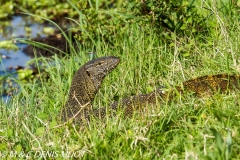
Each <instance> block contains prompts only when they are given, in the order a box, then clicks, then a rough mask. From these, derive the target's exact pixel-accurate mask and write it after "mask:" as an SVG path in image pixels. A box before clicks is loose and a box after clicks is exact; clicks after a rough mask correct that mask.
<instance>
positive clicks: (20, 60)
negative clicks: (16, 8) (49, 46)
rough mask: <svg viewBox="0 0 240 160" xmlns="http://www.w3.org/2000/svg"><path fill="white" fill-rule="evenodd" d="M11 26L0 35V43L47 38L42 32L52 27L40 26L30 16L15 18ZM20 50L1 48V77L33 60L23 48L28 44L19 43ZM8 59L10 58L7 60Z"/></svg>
mask: <svg viewBox="0 0 240 160" xmlns="http://www.w3.org/2000/svg"><path fill="white" fill-rule="evenodd" d="M10 21H11V23H10V26H9V27H7V28H4V29H3V32H2V33H0V41H3V40H12V39H14V38H18V37H23V38H34V37H37V36H39V35H41V37H46V36H47V35H46V34H44V33H43V32H42V30H43V28H44V27H46V26H48V27H49V26H51V25H49V24H40V23H36V22H33V21H32V19H31V17H29V16H13V17H12V19H11V20H10ZM26 27H27V28H31V32H27V31H26V30H25V28H26ZM16 45H17V46H18V47H19V50H17V51H14V50H6V49H1V48H0V56H1V57H2V61H0V76H3V75H7V74H8V73H14V72H15V71H16V70H15V68H17V67H18V66H22V67H26V62H27V61H29V60H30V59H31V57H30V56H29V55H26V54H25V53H24V52H23V48H24V47H26V46H27V45H26V44H22V43H17V44H16ZM5 57H8V58H5ZM3 98H4V101H7V99H9V98H8V97H7V96H3Z"/></svg>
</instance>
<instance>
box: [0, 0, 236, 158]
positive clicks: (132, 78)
mask: <svg viewBox="0 0 240 160" xmlns="http://www.w3.org/2000/svg"><path fill="white" fill-rule="evenodd" d="M204 2H205V1H204ZM210 7H211V8H212V9H214V7H215V6H214V5H212V6H210ZM217 14H219V15H217ZM213 15H214V16H213V19H214V18H215V21H214V22H217V23H216V24H215V28H212V30H211V32H210V33H211V34H209V35H208V36H206V37H201V38H205V39H206V41H207V42H208V43H204V42H202V41H197V40H196V39H197V38H194V37H184V36H178V35H177V34H176V33H174V32H172V33H171V39H170V42H171V43H169V41H168V42H167V41H166V40H165V39H160V38H159V36H158V34H156V32H155V29H154V27H153V29H152V28H144V27H143V26H142V25H141V24H139V23H129V24H128V27H127V28H126V30H125V32H123V33H122V34H120V35H119V36H118V37H117V38H113V40H112V42H111V43H113V44H115V45H114V47H113V46H112V45H110V44H109V43H107V42H106V41H105V40H104V38H103V37H101V34H99V37H98V38H97V39H93V40H94V42H95V43H93V44H94V46H93V47H89V46H90V45H89V44H88V45H86V46H83V45H81V46H79V47H80V48H81V49H80V52H78V53H77V54H73V55H72V56H70V57H65V58H63V59H59V58H58V57H54V58H53V60H52V61H53V62H54V65H53V66H52V65H50V64H49V63H48V62H47V61H43V64H44V65H45V68H46V70H47V73H48V76H49V78H48V79H47V80H46V79H44V78H41V77H39V79H38V81H40V83H39V82H38V83H36V82H35V83H34V82H33V83H31V84H26V83H22V82H20V85H21V92H20V93H19V94H18V95H15V96H14V97H13V98H12V99H11V101H10V102H9V103H8V104H3V103H2V104H1V108H0V109H1V114H0V122H1V129H0V135H1V142H0V148H1V151H3V152H1V153H5V154H4V156H5V157H7V158H22V159H25V158H26V157H27V156H29V157H31V158H32V157H33V158H39V159H40V158H43V159H48V158H53V159H54V158H55V159H67V158H70V159H74V158H82V159H239V158H240V155H239V147H240V139H239V121H240V119H239V113H240V110H239V102H240V101H239V99H240V97H239V96H240V94H239V92H238V91H236V92H230V93H228V94H215V95H214V96H212V97H204V98H196V97H194V96H192V95H186V96H184V97H177V98H176V100H175V101H173V102H169V103H166V104H164V103H161V104H157V105H156V106H154V108H151V107H149V112H148V114H139V113H136V114H135V115H134V116H133V118H129V119H124V118H123V117H122V116H121V113H119V115H118V116H116V117H113V118H110V117H107V119H106V121H104V122H99V121H98V120H93V121H91V122H90V123H89V124H88V125H82V124H80V125H77V126H75V125H72V124H69V125H64V126H60V127H56V126H58V125H59V124H60V122H59V121H58V112H59V111H60V109H61V108H62V107H63V106H64V104H65V102H66V99H67V94H68V90H69V87H70V83H71V79H72V77H73V75H74V73H75V72H76V70H77V69H78V68H79V67H80V66H81V65H83V64H84V63H85V62H87V60H88V56H86V53H87V52H88V51H89V50H91V49H93V48H94V50H95V51H96V53H97V56H99V57H101V56H106V55H114V56H118V57H120V58H121V63H120V64H119V66H118V67H117V68H116V69H115V70H114V71H113V72H112V73H111V74H109V75H108V76H107V77H106V78H105V80H104V83H103V85H102V88H101V89H100V91H99V92H98V94H97V95H96V98H95V100H94V104H93V105H94V107H100V106H103V107H107V106H108V105H109V104H111V103H112V102H113V100H118V99H120V98H122V97H126V96H129V95H135V94H140V93H148V92H150V91H152V90H154V89H155V88H158V87H159V86H161V85H164V86H171V85H173V86H174V85H176V84H179V83H180V82H182V81H184V80H188V79H191V78H194V77H198V76H203V75H211V74H218V73H238V71H239V66H238V59H239V58H238V57H239V54H238V46H239V44H238V43H239V42H238V39H239V36H238V34H237V33H238V30H239V26H236V25H231V24H229V23H227V22H229V21H228V19H226V18H225V17H224V16H222V15H221V14H220V12H218V11H216V12H213ZM233 23H235V22H233ZM79 25H81V24H79ZM233 28H234V29H233ZM145 31H146V32H145ZM198 36H201V35H198ZM216 37H217V39H216ZM36 81H37V80H36ZM21 83H22V84H21ZM146 108H147V107H146ZM21 156H22V157H21Z"/></svg>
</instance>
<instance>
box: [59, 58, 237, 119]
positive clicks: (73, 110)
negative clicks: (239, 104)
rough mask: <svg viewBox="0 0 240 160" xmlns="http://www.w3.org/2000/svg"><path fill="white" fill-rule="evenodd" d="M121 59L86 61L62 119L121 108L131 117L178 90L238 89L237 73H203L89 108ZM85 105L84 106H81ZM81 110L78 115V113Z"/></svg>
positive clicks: (99, 115)
mask: <svg viewBox="0 0 240 160" xmlns="http://www.w3.org/2000/svg"><path fill="white" fill-rule="evenodd" d="M119 62H120V59H119V58H117V57H114V56H109V57H102V58H98V59H95V60H92V61H89V62H88V63H86V64H85V65H84V66H82V67H81V68H80V69H79V70H78V71H77V72H76V74H75V75H74V77H73V80H72V84H71V88H70V92H69V97H68V100H67V103H66V105H65V107H64V108H63V110H62V116H61V119H62V120H63V121H65V122H66V121H67V120H68V119H71V118H73V117H74V121H75V122H76V123H80V121H81V120H83V119H85V120H87V121H89V120H90V118H91V117H97V118H104V117H105V116H106V113H107V110H108V112H109V113H110V114H112V115H116V111H118V110H119V109H120V110H123V113H124V116H126V117H130V116H131V115H132V114H133V112H134V111H135V110H139V109H143V108H144V107H146V106H147V105H154V104H155V105H156V103H157V101H166V100H167V101H171V100H172V99H173V97H175V96H176V94H177V93H179V94H184V92H193V94H195V95H196V96H198V97H202V96H203V95H205V94H208V95H212V94H214V93H216V92H218V91H219V92H220V93H223V92H225V91H227V90H231V89H234V88H240V83H239V82H240V76H237V75H228V74H218V75H211V76H202V77H198V78H194V79H190V80H188V81H185V82H183V83H182V84H180V85H177V86H176V87H175V88H174V89H171V90H167V91H164V90H163V89H157V90H156V91H153V92H151V93H148V94H141V95H135V96H130V97H127V98H124V99H122V100H120V101H118V102H113V103H112V104H111V105H110V106H109V107H107V108H106V107H105V108H97V109H93V108H92V102H93V100H94V97H95V95H96V93H97V91H98V90H99V88H100V86H101V84H102V81H103V79H104V77H105V76H106V75H107V74H108V73H110V72H111V71H112V70H113V69H114V68H115V67H116V66H117V65H118V64H119ZM83 106H84V108H82V107H83ZM79 113H80V114H79Z"/></svg>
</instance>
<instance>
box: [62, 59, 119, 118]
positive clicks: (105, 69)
mask: <svg viewBox="0 0 240 160" xmlns="http://www.w3.org/2000/svg"><path fill="white" fill-rule="evenodd" d="M119 62H120V59H119V58H117V57H114V56H109V57H102V58H98V59H96V60H92V61H89V62H88V63H86V64H85V65H83V66H82V67H81V68H80V69H79V70H78V71H77V72H76V74H75V75H74V77H73V79H72V84H71V88H70V91H69V96H68V100H67V103H66V105H65V107H64V108H63V109H62V113H61V120H62V121H67V120H68V119H70V118H72V117H73V116H75V115H76V114H77V113H78V112H79V111H80V110H81V109H82V107H83V106H84V109H83V110H82V112H81V113H80V114H79V115H77V116H76V117H75V118H74V119H75V121H78V120H80V119H82V117H85V118H87V117H89V116H88V113H89V112H91V111H90V110H91V104H92V102H93V100H94V97H95V95H96V93H97V92H98V90H99V88H100V86H101V84H102V82H103V79H104V77H105V76H106V75H107V74H108V73H110V72H111V71H112V70H113V69H114V68H115V67H116V66H117V65H118V64H119Z"/></svg>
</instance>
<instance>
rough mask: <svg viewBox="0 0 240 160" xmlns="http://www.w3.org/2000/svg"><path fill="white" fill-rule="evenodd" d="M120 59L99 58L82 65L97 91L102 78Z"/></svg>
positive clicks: (111, 57)
mask: <svg viewBox="0 0 240 160" xmlns="http://www.w3.org/2000/svg"><path fill="white" fill-rule="evenodd" d="M119 62H120V58H118V57H114V56H108V57H101V58H98V59H94V60H91V61H89V62H88V63H86V64H85V65H84V67H85V71H86V73H87V74H88V76H89V77H90V78H91V80H92V82H93V84H94V86H95V89H96V90H98V89H99V88H100V86H101V84H102V81H103V79H104V77H105V76H106V75H107V74H108V73H110V72H111V71H112V70H113V69H114V68H116V66H117V65H118V64H119Z"/></svg>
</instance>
